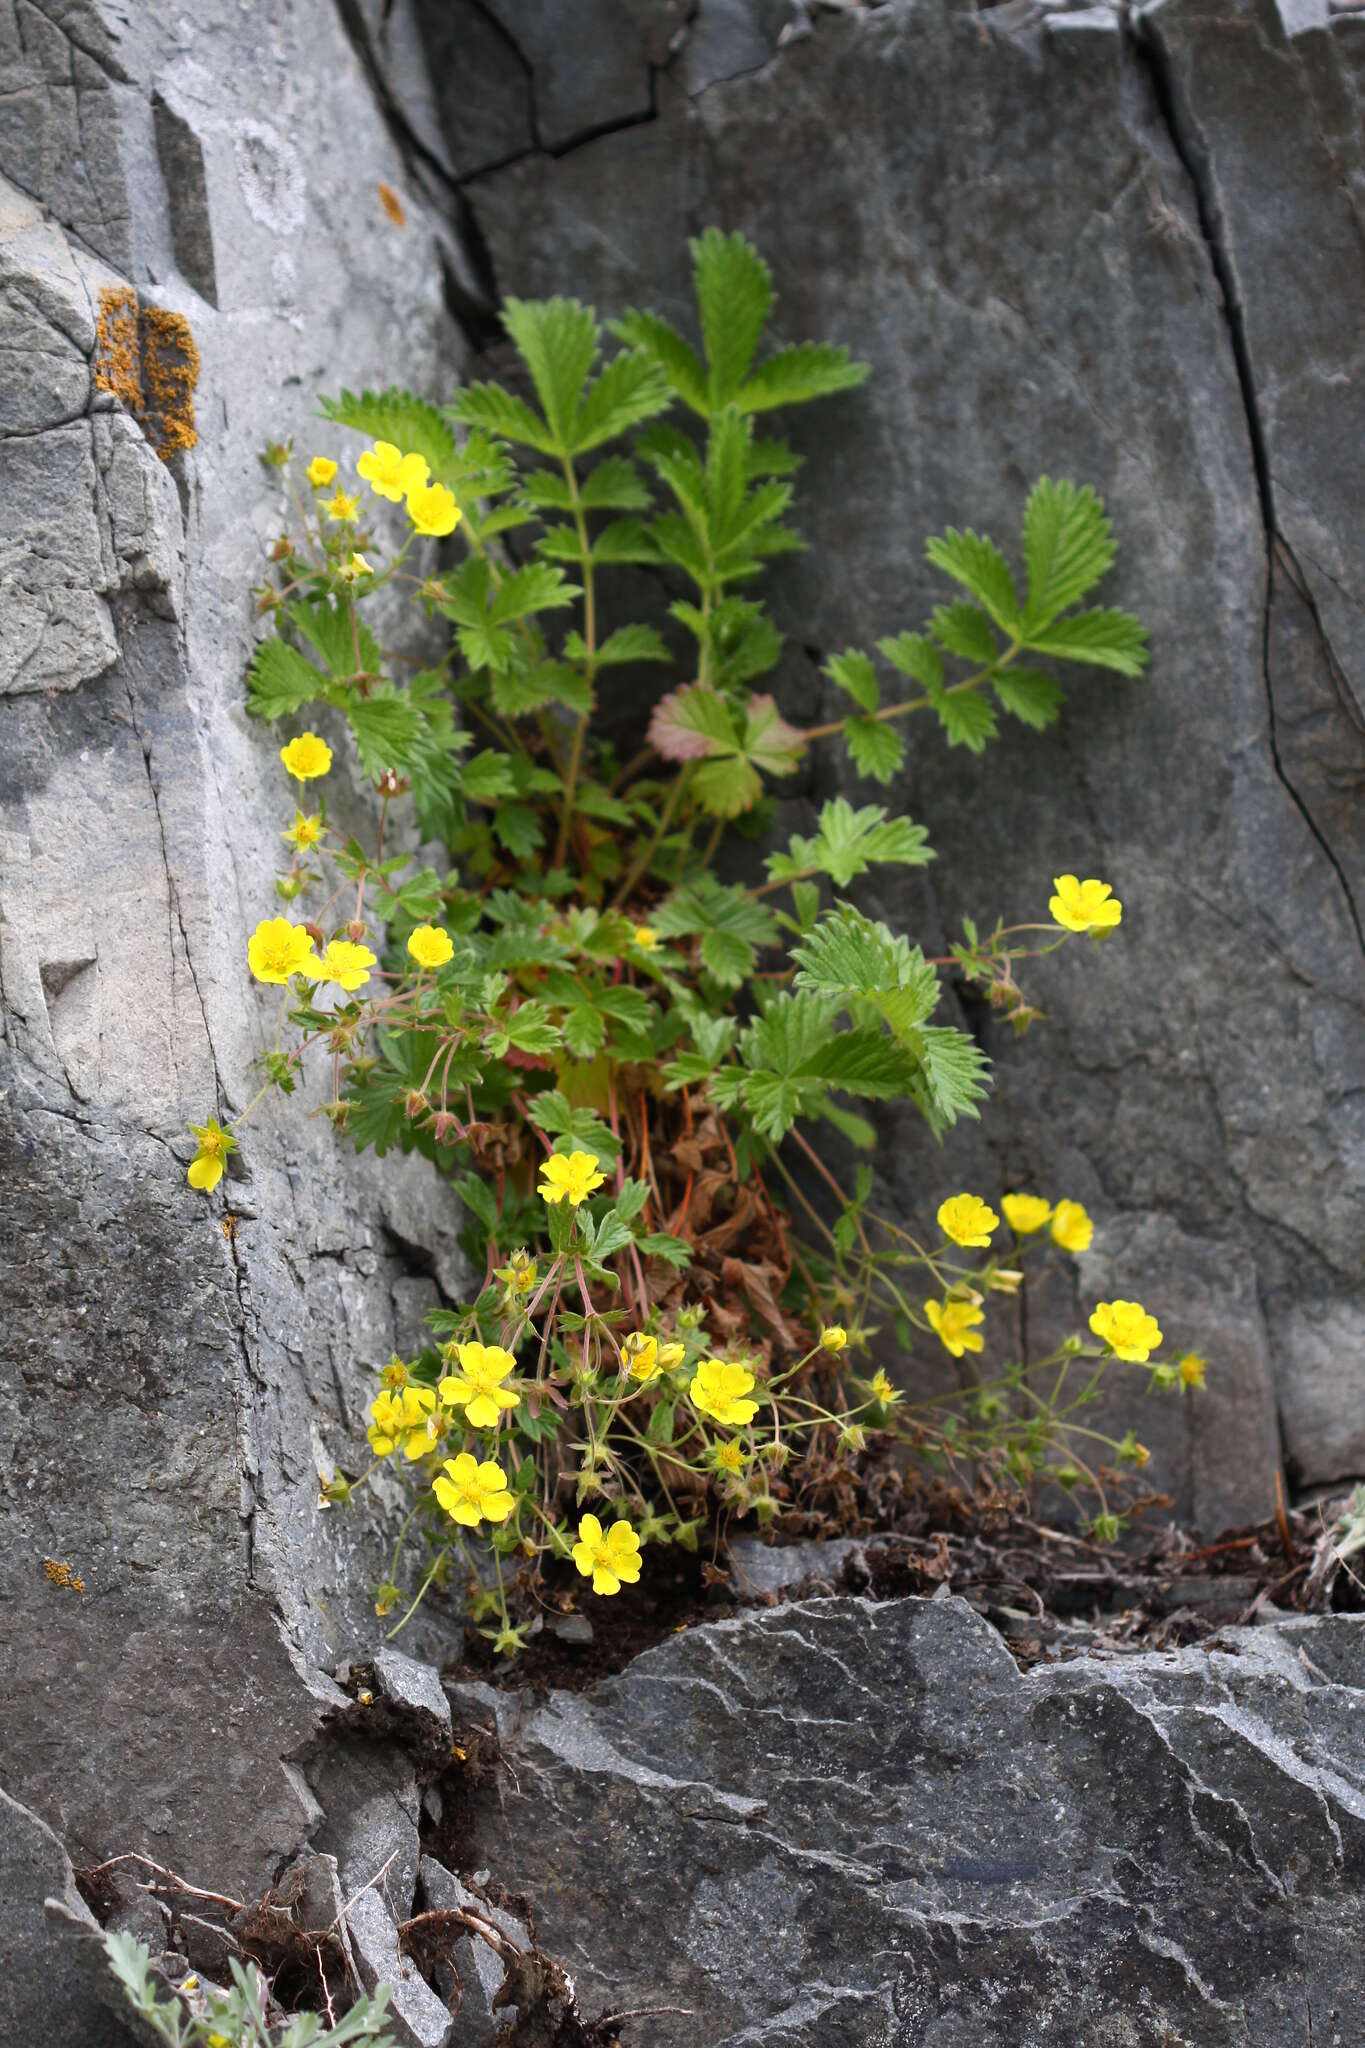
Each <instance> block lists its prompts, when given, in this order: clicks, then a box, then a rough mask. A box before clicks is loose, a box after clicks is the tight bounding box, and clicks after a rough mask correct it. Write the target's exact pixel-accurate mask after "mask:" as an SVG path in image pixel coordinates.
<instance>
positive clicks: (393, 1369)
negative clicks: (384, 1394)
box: [379, 1351, 408, 1394]
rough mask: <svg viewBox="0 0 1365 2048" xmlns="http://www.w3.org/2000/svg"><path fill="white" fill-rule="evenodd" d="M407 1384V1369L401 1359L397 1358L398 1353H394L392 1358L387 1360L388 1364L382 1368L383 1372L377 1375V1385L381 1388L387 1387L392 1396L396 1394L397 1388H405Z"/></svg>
mask: <svg viewBox="0 0 1365 2048" xmlns="http://www.w3.org/2000/svg"><path fill="white" fill-rule="evenodd" d="M407 1383H408V1369H407V1367H406V1366H405V1365H404V1363H403V1361H402V1359H401V1358H400V1357H399V1356H398V1353H397V1352H396V1351H395V1353H394V1354H393V1357H392V1358H391V1359H390V1360H389V1362H388V1364H387V1365H386V1366H385V1367H384V1370H383V1372H381V1373H380V1375H379V1384H380V1386H381V1387H387V1389H388V1390H389V1392H390V1393H391V1394H392V1393H397V1391H398V1390H399V1388H400V1387H405V1386H406V1385H407Z"/></svg>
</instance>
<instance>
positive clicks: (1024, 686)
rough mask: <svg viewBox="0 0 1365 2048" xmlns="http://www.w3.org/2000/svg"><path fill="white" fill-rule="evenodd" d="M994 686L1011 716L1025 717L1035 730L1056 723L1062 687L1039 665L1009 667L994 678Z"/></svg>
mask: <svg viewBox="0 0 1365 2048" xmlns="http://www.w3.org/2000/svg"><path fill="white" fill-rule="evenodd" d="M991 686H992V688H993V689H994V691H995V694H996V696H997V697H998V698H999V699H1000V702H1001V704H1002V705H1003V706H1004V708H1005V710H1006V711H1008V712H1009V713H1010V715H1011V717H1013V718H1020V719H1022V720H1023V722H1024V724H1025V725H1031V726H1032V727H1033V729H1034V731H1035V732H1042V731H1043V730H1044V729H1045V727H1047V726H1049V725H1054V724H1055V723H1056V721H1057V716H1058V713H1059V711H1060V709H1061V703H1062V690H1061V685H1060V683H1057V682H1054V681H1053V679H1052V677H1051V676H1046V675H1043V674H1042V672H1041V671H1040V670H1038V669H1031V668H1006V669H1001V671H1000V673H999V674H998V675H996V676H993V677H992V678H991Z"/></svg>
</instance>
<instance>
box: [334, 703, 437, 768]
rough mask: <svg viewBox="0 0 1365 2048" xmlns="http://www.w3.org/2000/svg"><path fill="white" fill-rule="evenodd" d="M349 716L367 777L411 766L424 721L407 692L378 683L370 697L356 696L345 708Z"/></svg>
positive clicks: (357, 749) (357, 750) (361, 763)
mask: <svg viewBox="0 0 1365 2048" xmlns="http://www.w3.org/2000/svg"><path fill="white" fill-rule="evenodd" d="M346 717H347V720H348V722H349V724H350V728H351V731H352V732H353V733H354V735H355V744H356V752H357V753H358V754H359V756H360V765H361V767H362V768H363V769H364V771H365V773H366V774H367V775H370V776H379V775H382V774H383V773H384V770H385V769H386V768H406V767H407V766H408V765H409V761H410V757H411V753H412V746H413V742H414V741H415V740H416V739H417V738H418V736H419V734H420V733H421V731H422V728H423V723H424V721H423V718H422V713H421V711H420V709H419V708H418V706H417V705H416V704H414V703H413V701H412V699H411V698H410V697H409V696H408V695H407V693H406V691H404V692H402V693H401V694H400V692H398V691H397V690H395V689H394V687H393V684H392V683H378V684H376V685H375V687H374V688H373V689H372V690H371V692H370V694H369V696H368V697H356V698H354V699H353V700H352V701H351V702H350V703H349V704H348V705H347V706H346Z"/></svg>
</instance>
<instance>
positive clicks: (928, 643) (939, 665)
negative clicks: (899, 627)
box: [877, 633, 943, 697]
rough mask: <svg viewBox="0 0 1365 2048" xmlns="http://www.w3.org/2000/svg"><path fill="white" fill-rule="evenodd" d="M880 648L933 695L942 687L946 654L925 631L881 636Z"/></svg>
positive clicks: (891, 662)
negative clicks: (891, 637) (893, 636)
mask: <svg viewBox="0 0 1365 2048" xmlns="http://www.w3.org/2000/svg"><path fill="white" fill-rule="evenodd" d="M877 652H878V653H879V654H881V655H883V656H884V657H885V659H886V660H887V661H889V662H890V664H891V666H892V668H895V669H899V670H900V672H901V674H902V675H903V676H909V678H910V680H911V682H914V683H918V684H919V685H920V686H921V688H922V689H924V690H925V691H927V692H928V694H929V695H930V696H931V697H932V696H934V695H936V694H937V692H938V691H940V690H941V689H942V688H943V656H942V655H941V654H940V653H939V651H938V649H937V647H935V645H934V643H933V641H932V640H930V639H929V638H928V637H927V636H926V635H925V634H923V633H897V634H896V636H895V638H894V639H891V640H879V641H878V642H877Z"/></svg>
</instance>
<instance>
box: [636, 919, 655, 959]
mask: <svg viewBox="0 0 1365 2048" xmlns="http://www.w3.org/2000/svg"><path fill="white" fill-rule="evenodd" d="M633 937H634V940H635V943H636V945H637V946H638V947H639V949H640V951H641V952H642V953H657V952H658V950H659V934H658V933H657V932H656V931H655V929H654V927H653V925H652V924H637V925H636V927H635V931H634V933H633Z"/></svg>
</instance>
